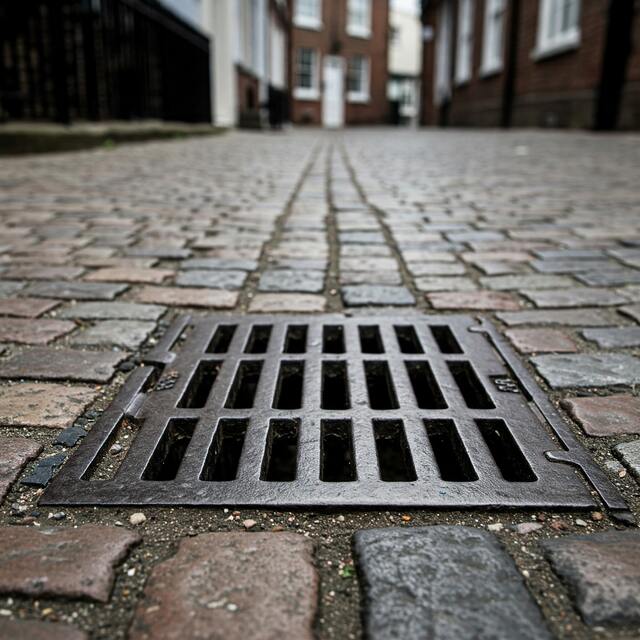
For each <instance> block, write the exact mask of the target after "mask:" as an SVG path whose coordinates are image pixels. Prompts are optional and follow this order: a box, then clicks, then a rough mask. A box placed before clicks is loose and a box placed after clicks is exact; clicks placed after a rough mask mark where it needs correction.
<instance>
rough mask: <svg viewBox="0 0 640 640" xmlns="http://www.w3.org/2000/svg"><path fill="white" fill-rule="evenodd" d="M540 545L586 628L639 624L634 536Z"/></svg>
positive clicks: (639, 569)
mask: <svg viewBox="0 0 640 640" xmlns="http://www.w3.org/2000/svg"><path fill="white" fill-rule="evenodd" d="M541 545H542V548H543V549H544V553H545V556H546V557H547V558H548V559H549V561H550V562H551V566H552V567H553V570H554V571H555V572H556V573H557V574H558V575H559V576H560V578H561V579H562V581H563V582H565V583H566V584H567V586H568V587H569V589H570V591H571V594H572V597H573V600H574V602H575V605H576V607H577V609H578V611H579V612H580V615H581V616H582V618H583V619H584V621H585V622H586V623H587V624H589V625H637V624H640V531H605V532H601V533H595V534H591V535H584V536H567V537H564V538H560V539H557V540H544V541H542V542H541Z"/></svg>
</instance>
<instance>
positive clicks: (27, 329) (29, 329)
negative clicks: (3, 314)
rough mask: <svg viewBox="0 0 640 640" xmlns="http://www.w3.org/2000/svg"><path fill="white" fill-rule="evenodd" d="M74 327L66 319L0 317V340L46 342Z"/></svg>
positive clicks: (27, 342)
mask: <svg viewBox="0 0 640 640" xmlns="http://www.w3.org/2000/svg"><path fill="white" fill-rule="evenodd" d="M75 328H76V325H75V324H74V323H73V322H69V321H67V320H52V319H50V318H0V342H17V343H19V344H47V343H49V342H51V341H52V340H55V339H56V338H60V337H61V336H64V335H66V334H67V333H70V332H71V331H73V330H74V329H75Z"/></svg>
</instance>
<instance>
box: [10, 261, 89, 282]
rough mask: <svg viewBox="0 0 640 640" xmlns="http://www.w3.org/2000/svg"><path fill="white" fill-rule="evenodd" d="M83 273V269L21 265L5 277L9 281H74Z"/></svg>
mask: <svg viewBox="0 0 640 640" xmlns="http://www.w3.org/2000/svg"><path fill="white" fill-rule="evenodd" d="M83 273H84V269H83V268H82V267H56V266H53V265H19V266H14V267H11V268H10V269H8V270H7V271H6V272H5V273H3V276H4V277H5V278H8V279H9V280H73V279H74V278H79V277H80V276H81V275H82V274H83Z"/></svg>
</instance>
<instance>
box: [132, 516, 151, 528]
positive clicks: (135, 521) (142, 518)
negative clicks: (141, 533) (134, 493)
mask: <svg viewBox="0 0 640 640" xmlns="http://www.w3.org/2000/svg"><path fill="white" fill-rule="evenodd" d="M146 521H147V516H145V515H144V513H132V514H131V516H130V518H129V522H130V523H131V524H132V525H133V526H134V527H135V526H137V525H139V524H142V523H143V522H146Z"/></svg>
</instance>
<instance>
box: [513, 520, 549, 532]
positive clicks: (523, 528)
mask: <svg viewBox="0 0 640 640" xmlns="http://www.w3.org/2000/svg"><path fill="white" fill-rule="evenodd" d="M542 527H543V525H542V524H540V523H539V522H522V523H520V524H517V525H516V531H517V532H518V533H521V534H526V533H533V532H534V531H538V530H539V529H542Z"/></svg>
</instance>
